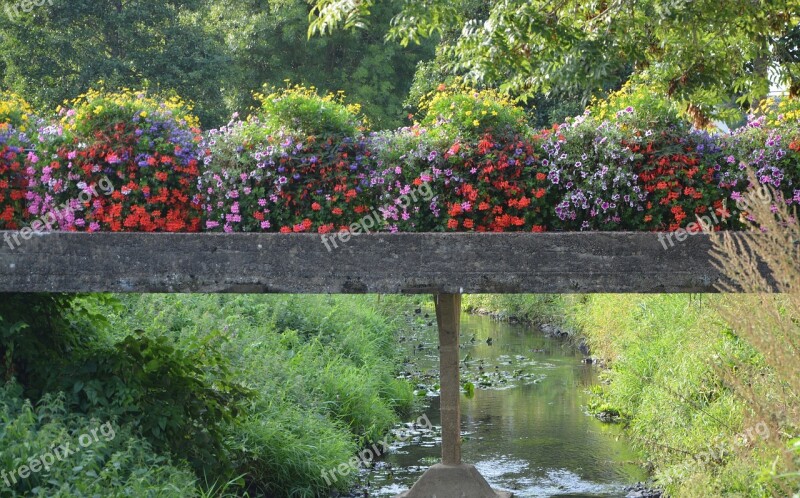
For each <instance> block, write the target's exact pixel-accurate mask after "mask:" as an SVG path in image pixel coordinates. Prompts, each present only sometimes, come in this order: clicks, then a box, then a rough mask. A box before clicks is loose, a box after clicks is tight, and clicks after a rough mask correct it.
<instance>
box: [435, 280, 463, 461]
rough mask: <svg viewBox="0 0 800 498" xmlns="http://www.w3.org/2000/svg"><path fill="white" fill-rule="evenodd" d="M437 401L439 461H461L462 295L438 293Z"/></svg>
mask: <svg viewBox="0 0 800 498" xmlns="http://www.w3.org/2000/svg"><path fill="white" fill-rule="evenodd" d="M434 298H435V300H436V321H437V322H438V324H439V386H440V391H439V403H440V407H441V408H440V409H441V412H442V463H443V464H444V465H459V464H461V382H460V375H459V364H460V359H459V351H458V334H459V331H460V330H461V295H460V294H438V295H436V296H434Z"/></svg>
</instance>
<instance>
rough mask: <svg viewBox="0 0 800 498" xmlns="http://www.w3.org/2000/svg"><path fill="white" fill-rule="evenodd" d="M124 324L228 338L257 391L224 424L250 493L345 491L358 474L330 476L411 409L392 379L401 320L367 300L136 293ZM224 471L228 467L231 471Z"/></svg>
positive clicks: (227, 350)
mask: <svg viewBox="0 0 800 498" xmlns="http://www.w3.org/2000/svg"><path fill="white" fill-rule="evenodd" d="M125 302H126V304H127V306H128V309H129V310H130V314H125V315H119V316H118V317H115V318H114V322H115V323H117V324H119V327H120V328H123V329H124V328H129V327H132V326H137V325H138V324H146V325H145V326H146V328H147V332H146V333H147V334H148V335H149V334H155V335H165V336H170V337H173V339H174V341H175V342H177V343H187V342H188V341H197V342H203V341H206V340H208V337H209V334H210V332H209V331H219V332H220V333H222V334H224V335H225V336H227V337H228V338H229V341H226V342H225V343H224V356H225V358H227V359H228V361H229V366H230V368H231V369H233V370H235V371H236V372H238V373H239V376H240V379H241V380H242V381H243V382H244V383H245V384H246V385H247V386H249V387H250V388H251V389H252V390H253V392H254V393H255V396H254V397H252V398H249V399H248V400H247V401H246V402H245V403H244V404H243V405H242V408H241V412H240V414H239V416H237V417H236V419H235V420H234V421H232V423H230V424H226V426H225V427H226V436H225V448H224V451H223V452H222V453H221V454H220V455H219V457H218V458H219V459H220V460H223V459H224V460H226V461H229V462H231V466H232V467H233V468H234V471H235V474H234V475H243V477H244V481H245V482H246V483H247V489H248V490H249V491H250V492H252V493H253V494H256V495H260V494H266V495H280V496H303V497H309V498H310V497H313V496H320V495H327V494H329V492H330V491H331V490H334V489H335V490H340V491H346V490H347V489H348V488H349V487H350V485H351V484H352V480H353V479H354V478H355V476H354V475H351V476H350V477H349V478H342V479H339V480H337V481H333V482H326V481H325V479H324V477H323V472H324V471H329V470H330V469H332V468H336V467H338V466H339V465H340V464H342V463H345V462H347V461H349V460H350V459H351V458H352V457H353V456H354V455H355V453H356V451H357V449H358V447H359V445H361V444H367V443H368V442H371V441H374V440H375V439H376V438H379V437H382V435H383V434H385V433H386V431H388V430H389V429H390V428H391V427H392V426H393V425H394V424H395V423H396V422H397V421H398V417H397V415H398V414H406V413H408V412H409V410H410V408H411V403H412V402H413V394H412V391H411V388H410V386H409V385H408V384H407V383H406V382H405V381H401V380H397V379H395V374H396V372H397V369H398V368H399V364H398V361H399V357H400V355H399V353H397V350H396V349H395V347H396V346H395V331H396V330H397V329H396V327H395V326H394V324H393V323H392V322H390V321H389V320H387V319H386V316H387V315H388V314H387V313H384V312H382V311H380V310H379V309H376V307H375V305H374V304H373V303H374V300H372V299H370V298H366V297H365V298H359V299H356V300H353V299H349V300H346V299H338V298H330V297H326V296H308V297H300V296H275V297H269V296H236V297H223V296H181V297H175V296H129V297H126V298H125ZM226 475H227V474H226Z"/></svg>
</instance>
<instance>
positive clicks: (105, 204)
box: [28, 91, 200, 232]
mask: <svg viewBox="0 0 800 498" xmlns="http://www.w3.org/2000/svg"><path fill="white" fill-rule="evenodd" d="M59 116H60V117H61V122H60V123H58V124H56V125H53V126H49V127H46V128H43V129H42V131H41V133H40V137H39V140H40V142H42V146H41V148H40V149H39V151H38V153H39V155H40V157H39V156H31V158H30V160H31V163H33V164H32V166H33V167H34V168H35V177H34V178H33V179H32V181H31V185H32V189H33V192H32V193H31V195H30V196H29V200H30V202H29V206H28V210H29V211H30V214H31V215H32V216H41V217H43V218H44V220H45V221H46V222H47V221H48V217H49V224H55V225H57V227H58V228H60V229H61V230H71V231H98V230H104V231H112V232H119V231H144V232H153V231H168V232H186V231H191V232H195V231H198V230H199V229H200V211H199V197H198V196H197V192H196V185H197V177H198V175H199V169H198V166H199V161H198V156H199V153H198V148H197V142H199V140H200V131H199V130H198V129H197V128H195V126H196V124H197V120H196V118H194V117H193V116H191V114H190V107H189V106H187V105H186V104H184V103H183V102H182V101H181V100H180V99H178V98H171V99H169V100H167V101H165V102H160V101H157V100H154V99H152V98H149V97H147V96H146V95H145V94H144V93H134V92H123V93H102V92H97V91H91V92H89V93H87V94H86V95H84V96H82V97H80V98H78V99H76V100H74V101H73V102H72V103H71V107H70V108H62V109H60V112H59ZM53 218H54V219H53Z"/></svg>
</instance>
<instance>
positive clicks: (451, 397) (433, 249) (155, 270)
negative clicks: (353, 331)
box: [0, 232, 746, 498]
mask: <svg viewBox="0 0 800 498" xmlns="http://www.w3.org/2000/svg"><path fill="white" fill-rule="evenodd" d="M11 235H13V234H11V233H10V232H0V237H2V239H3V240H8V239H9V236H11ZM16 235H17V237H18V239H19V234H16ZM733 236H734V237H745V236H746V235H745V234H733ZM0 242H2V240H0ZM711 247H712V243H711V240H710V236H709V235H705V234H697V235H692V236H691V237H688V238H685V239H684V240H683V241H680V242H678V243H674V244H666V243H664V235H663V234H661V235H659V234H653V233H624V232H602V233H600V232H591V233H540V234H528V233H503V234H487V233H484V234H476V233H403V234H377V233H376V234H361V235H358V236H354V237H352V238H351V239H350V240H349V241H348V242H347V243H342V244H338V247H337V248H336V249H333V250H329V248H330V246H329V245H328V246H326V244H324V241H323V239H322V237H320V236H319V235H313V234H212V233H202V234H169V233H163V234H145V233H94V234H89V233H64V232H52V233H42V234H31V233H30V232H29V233H28V234H27V238H25V239H24V240H21V241H20V242H19V244H14V243H8V244H2V245H0V293H7V292H122V293H126V292H136V293H242V294H249V293H336V294H365V293H380V294H433V295H434V297H435V303H436V317H437V322H438V326H439V343H440V348H439V351H440V353H439V354H440V361H441V364H440V375H441V381H440V386H441V411H442V463H441V464H437V465H434V466H433V467H432V468H431V469H429V470H428V471H427V472H426V473H425V474H424V475H423V476H422V478H421V479H420V480H419V481H418V482H417V483H416V484H415V485H414V486H413V487H412V489H411V490H410V491H408V492H406V493H404V494H402V495H401V496H403V497H406V498H433V497H435V498H493V497H507V496H510V494H509V493H505V492H498V491H494V490H492V489H491V488H490V487H489V484H487V482H486V480H485V479H484V478H483V477H482V476H481V475H480V474H479V473H478V472H477V470H476V469H475V468H474V467H473V466H471V465H467V464H464V463H463V462H462V461H461V426H460V421H461V411H460V382H459V352H458V351H459V349H458V342H459V337H458V336H459V327H460V315H461V294H464V293H495V294H501V293H506V294H514V293H516V294H519V293H562V294H566V293H580V294H584V293H601V292H603V293H605V292H609V293H687V292H692V293H706V292H717V288H716V286H715V285H716V284H717V282H718V281H719V279H720V278H721V275H720V274H719V272H718V271H717V270H716V269H715V267H714V265H713V263H712V259H711V257H710V256H709V251H710V250H711Z"/></svg>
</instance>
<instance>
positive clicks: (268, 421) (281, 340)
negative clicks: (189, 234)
mask: <svg viewBox="0 0 800 498" xmlns="http://www.w3.org/2000/svg"><path fill="white" fill-rule="evenodd" d="M415 302H416V301H415V300H413V299H409V298H405V299H404V298H399V297H398V298H390V299H385V298H384V299H380V298H377V297H363V296H362V297H329V296H287V295H282V296H219V295H191V296H189V295H173V296H166V295H147V296H143V295H142V296H140V295H126V296H117V297H113V296H86V297H78V298H67V297H63V298H62V297H58V298H44V297H43V298H37V297H33V298H32V297H26V296H16V297H15V296H12V297H10V298H9V300H8V301H7V302H3V303H0V365H1V366H2V367H3V368H2V370H0V373H2V374H4V376H5V380H6V382H7V385H6V387H4V388H3V387H2V386H0V448H1V449H0V465H1V466H0V470H2V469H14V468H18V467H19V466H20V465H22V464H23V463H24V462H25V460H26V459H27V458H28V457H31V456H34V455H35V454H36V452H39V451H44V449H45V448H46V447H48V445H49V444H52V443H54V442H60V440H61V439H63V437H66V436H67V435H78V434H80V433H81V432H80V431H81V428H82V427H84V426H87V425H90V423H91V422H92V421H94V420H97V421H102V422H105V421H111V422H112V423H113V424H114V426H115V427H116V428H117V436H116V438H115V439H114V440H113V441H110V442H102V444H101V443H98V444H97V445H96V446H93V447H92V448H91V450H92V451H91V452H90V451H86V452H83V453H81V455H80V458H78V459H76V460H71V461H69V462H64V463H63V464H61V465H58V466H56V467H54V468H53V469H52V471H51V472H49V473H42V474H40V476H41V479H40V478H39V476H37V478H36V479H33V478H32V479H29V480H27V481H25V482H24V483H19V484H18V485H16V486H14V487H12V488H5V487H4V485H0V498H3V497H6V496H22V495H33V496H99V495H101V494H102V495H104V496H145V497H147V496H178V495H181V496H202V497H212V496H215V497H228V496H268V497H271V496H286V497H309V498H310V497H315V496H327V495H329V494H330V493H331V492H335V491H348V490H349V489H350V488H351V486H352V484H353V481H354V479H355V476H354V475H351V476H348V477H344V478H339V480H337V481H334V482H326V481H325V479H324V478H323V473H324V472H325V471H330V470H331V469H333V468H336V467H338V466H339V465H340V464H342V463H346V462H348V461H349V460H350V459H351V458H352V457H353V456H354V455H355V454H356V453H357V451H358V450H359V449H360V448H361V447H362V446H366V445H369V444H371V443H372V442H374V441H377V440H378V439H380V438H381V437H383V435H384V434H385V433H386V432H387V431H389V429H390V428H391V427H392V426H393V425H395V424H396V423H398V422H400V421H401V420H405V419H406V418H407V417H408V416H410V412H411V410H412V408H413V403H414V402H415V401H414V396H413V392H412V389H411V386H410V385H409V384H408V383H407V382H406V381H403V380H398V379H396V378H395V374H396V372H397V371H398V370H399V368H400V361H401V359H402V355H401V354H400V351H399V350H398V348H397V346H396V344H397V341H396V337H397V335H398V334H399V333H400V332H401V330H402V328H403V327H404V326H405V323H404V322H403V321H402V320H403V318H395V317H401V316H402V313H400V312H399V311H401V310H403V309H407V308H410V306H411V305H412V304H414V303H415ZM24 303H29V309H28V308H25V307H24ZM22 373H24V374H25V375H24V376H22V377H20V378H17V376H18V375H19V374H22ZM15 374H16V375H15ZM170 400H172V401H171V402H170ZM53 414H56V415H53ZM95 425H99V424H95ZM182 431H184V432H182ZM86 470H89V471H91V472H87V471H86ZM0 483H1V481H0ZM176 490H179V491H176Z"/></svg>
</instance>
